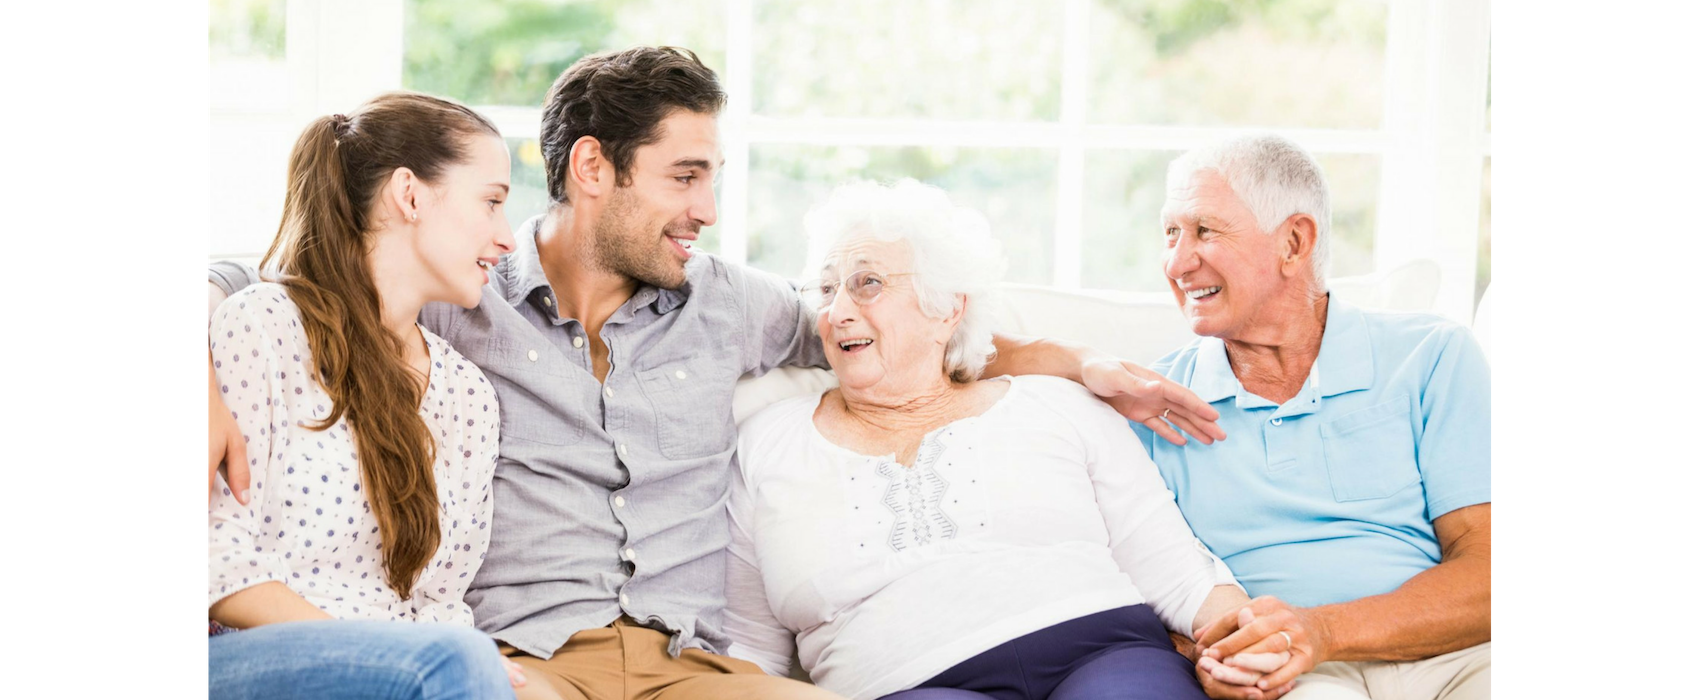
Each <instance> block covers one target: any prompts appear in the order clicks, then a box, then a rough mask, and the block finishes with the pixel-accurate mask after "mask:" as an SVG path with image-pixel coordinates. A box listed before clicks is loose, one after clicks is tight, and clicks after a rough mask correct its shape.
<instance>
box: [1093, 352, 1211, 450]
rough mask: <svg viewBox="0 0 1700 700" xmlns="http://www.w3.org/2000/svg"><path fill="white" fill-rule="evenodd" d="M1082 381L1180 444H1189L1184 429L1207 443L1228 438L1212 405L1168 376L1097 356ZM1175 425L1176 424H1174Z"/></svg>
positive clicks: (1132, 417)
mask: <svg viewBox="0 0 1700 700" xmlns="http://www.w3.org/2000/svg"><path fill="white" fill-rule="evenodd" d="M1080 383H1081V384H1084V385H1086V388H1087V389H1091V390H1092V393H1094V394H1097V395H1098V396H1100V397H1102V398H1103V399H1104V400H1105V401H1106V402H1108V403H1109V404H1110V405H1111V406H1113V407H1114V408H1115V409H1116V411H1117V412H1118V413H1121V414H1122V415H1123V416H1125V417H1127V419H1128V420H1131V421H1134V422H1135V423H1139V424H1140V425H1143V426H1145V427H1147V428H1150V429H1151V431H1152V432H1154V433H1156V434H1158V435H1159V436H1161V437H1162V438H1163V439H1164V440H1168V441H1169V442H1171V443H1174V444H1176V445H1185V444H1186V437H1185V436H1183V435H1181V434H1180V433H1179V432H1176V430H1175V429H1176V428H1179V429H1180V430H1183V431H1185V432H1186V434H1187V435H1191V436H1193V437H1194V438H1196V439H1198V441H1199V442H1202V443H1204V444H1206V445H1209V444H1211V443H1214V442H1216V441H1217V440H1223V439H1226V438H1227V437H1228V434H1227V433H1226V432H1223V430H1222V428H1221V427H1220V426H1217V425H1216V419H1217V418H1220V417H1221V414H1219V413H1217V412H1216V409H1214V408H1211V407H1210V404H1207V403H1205V402H1204V400H1203V399H1200V398H1198V395H1196V394H1194V393H1192V392H1191V391H1188V390H1187V388H1186V387H1184V386H1181V385H1179V384H1176V383H1174V382H1173V381H1170V380H1169V378H1168V377H1164V376H1163V375H1160V374H1157V373H1156V372H1153V371H1151V370H1149V369H1146V368H1144V367H1140V366H1139V365H1136V364H1134V363H1132V362H1126V361H1123V360H1116V359H1097V360H1092V361H1090V362H1087V363H1085V364H1084V365H1082V366H1081V368H1080ZM1171 424H1173V425H1171Z"/></svg>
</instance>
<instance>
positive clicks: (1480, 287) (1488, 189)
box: [1476, 158, 1493, 304]
mask: <svg viewBox="0 0 1700 700" xmlns="http://www.w3.org/2000/svg"><path fill="white" fill-rule="evenodd" d="M1491 204H1493V159H1492V158H1483V159H1482V224H1481V228H1480V229H1479V230H1478V233H1477V234H1476V303H1478V304H1480V303H1481V301H1482V293H1483V292H1486V291H1487V288H1488V284H1489V283H1490V282H1493V226H1492V224H1493V214H1492V207H1491V206H1489V205H1491Z"/></svg>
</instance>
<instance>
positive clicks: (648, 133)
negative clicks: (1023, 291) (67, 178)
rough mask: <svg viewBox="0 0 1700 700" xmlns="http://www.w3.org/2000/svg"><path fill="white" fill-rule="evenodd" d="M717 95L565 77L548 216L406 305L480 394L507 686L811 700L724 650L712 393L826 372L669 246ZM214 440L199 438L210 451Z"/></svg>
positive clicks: (788, 331) (1049, 361) (719, 396)
mask: <svg viewBox="0 0 1700 700" xmlns="http://www.w3.org/2000/svg"><path fill="white" fill-rule="evenodd" d="M724 102H725V94H724V93H723V92H722V91H721V89H720V86H719V83H718V81H717V80H716V78H715V75H714V73H713V71H711V70H709V69H708V68H707V67H705V66H704V65H703V64H702V63H701V62H700V61H698V60H697V58H696V56H695V55H693V54H691V53H690V52H688V51H683V50H678V49H666V48H636V49H631V50H628V51H623V52H619V53H609V54H599V55H595V56H589V57H586V58H584V59H582V60H580V61H579V62H577V63H575V64H574V65H573V66H572V67H570V68H568V69H567V71H566V72H565V73H563V74H562V75H561V77H560V79H559V80H557V81H556V83H555V85H554V86H553V87H552V88H551V89H550V93H549V97H548V99H547V101H546V103H545V104H544V110H543V119H542V139H541V140H542V150H543V157H544V165H545V168H546V169H547V181H548V187H549V196H550V200H551V203H550V206H549V208H548V210H547V211H546V212H545V213H543V214H542V215H539V216H537V217H534V218H532V219H531V220H530V221H527V222H526V223H525V224H524V225H522V226H521V228H520V230H519V232H518V233H517V234H516V235H515V239H516V242H517V247H516V250H515V252H514V253H513V254H511V255H508V256H507V257H505V258H504V259H503V260H502V262H501V263H500V264H499V265H497V266H496V267H495V269H493V270H492V271H491V283H490V285H489V286H487V287H486V288H485V290H484V299H483V301H482V303H481V304H480V305H479V306H478V307H477V308H476V309H473V310H470V311H468V310H464V309H459V308H454V307H440V306H439V307H428V308H427V309H426V310H425V312H424V313H422V314H421V322H422V323H424V324H425V325H426V327H428V328H430V329H431V330H432V331H433V332H435V333H437V334H438V335H440V336H442V337H443V338H445V339H447V340H448V341H449V343H450V344H452V345H453V346H454V347H455V348H457V349H459V350H460V351H461V352H462V354H464V355H465V356H466V357H467V358H468V359H470V360H472V361H473V362H474V363H476V364H477V365H478V366H479V367H481V368H482V369H483V370H484V372H485V374H486V376H488V377H489V378H490V379H491V381H492V382H493V383H494V384H495V386H496V393H497V396H496V398H498V399H499V401H500V411H501V416H502V418H501V422H502V440H501V442H502V444H501V457H500V461H499V464H498V467H497V472H496V481H495V483H496V491H495V515H494V518H493V522H494V525H493V532H492V536H491V543H490V551H489V553H488V555H487V556H486V558H485V560H484V563H483V565H482V568H480V570H479V571H478V574H477V576H476V578H475V579H474V581H473V584H472V587H471V590H470V592H469V593H468V596H467V600H468V602H469V603H471V604H472V606H473V613H474V616H475V617H476V619H477V620H478V624H479V627H480V628H481V629H483V630H484V631H486V632H488V633H490V635H491V636H492V637H494V638H496V639H497V640H498V641H499V642H502V643H503V644H504V645H505V646H504V649H503V651H504V652H505V653H507V654H509V655H510V656H511V657H513V658H515V659H516V660H517V661H518V662H519V663H520V664H522V665H523V666H525V667H526V669H527V676H528V677H529V678H530V682H529V683H528V685H527V687H526V688H525V689H522V691H521V692H522V695H527V694H532V693H535V694H537V696H538V697H561V698H637V697H644V698H657V699H665V698H722V697H724V698H768V697H772V698H780V697H785V698H804V697H811V696H821V697H831V695H830V694H827V693H825V691H821V690H819V689H816V688H813V687H811V686H806V685H803V684H798V683H796V682H794V681H790V680H787V679H782V678H773V677H769V676H766V675H763V674H762V673H761V671H760V670H759V669H758V668H757V667H756V666H755V665H754V664H750V663H747V662H744V661H741V660H737V659H732V658H729V657H726V656H723V655H722V654H724V652H725V651H726V649H727V647H728V646H729V640H728V639H727V638H726V636H725V634H724V633H723V632H722V630H721V626H720V617H721V609H722V608H723V606H724V604H725V601H724V594H723V590H724V570H725V565H724V559H723V557H724V550H725V547H726V545H727V541H728V530H727V523H726V512H725V498H726V494H727V489H728V485H729V483H728V481H727V479H728V475H729V474H732V473H733V470H735V468H736V467H735V466H734V465H733V464H732V459H733V450H734V447H735V445H736V437H737V435H736V426H735V425H734V423H733V420H732V411H731V407H732V392H733V389H734V387H735V385H736V383H737V380H738V378H739V377H740V376H742V375H744V374H746V373H750V374H761V373H763V372H766V371H767V370H769V369H772V368H774V367H779V366H784V365H804V366H825V364H824V361H823V352H822V349H821V346H820V340H819V339H818V338H817V337H815V335H814V333H813V327H814V324H813V319H814V311H813V310H812V309H810V308H809V307H807V306H806V305H804V303H803V302H802V300H801V298H800V296H799V295H798V294H797V292H796V291H795V290H794V288H793V287H791V286H790V285H789V284H788V283H786V282H785V281H783V280H781V279H779V278H778V277H775V276H773V275H769V274H766V273H762V272H759V271H755V270H750V269H747V268H744V267H740V266H737V265H730V264H727V263H726V262H724V261H721V260H719V259H718V258H715V257H714V256H712V255H703V254H698V253H695V252H693V251H692V250H691V244H692V242H693V241H695V240H696V238H697V235H698V232H699V231H700V229H701V228H702V227H704V226H709V225H712V224H713V223H714V221H715V218H716V210H715V202H714V193H713V189H712V188H713V182H714V177H715V175H716V174H717V173H718V172H719V169H720V166H721V164H722V163H723V161H724V158H723V156H722V154H721V151H720V142H719V134H718V128H717V125H716V117H717V115H718V113H719V111H720V109H721V107H722V105H723V104H724ZM252 279H253V272H252V271H251V270H246V269H242V268H240V267H239V266H234V265H229V264H222V263H221V264H219V265H217V266H215V270H214V274H213V281H214V282H215V284H216V285H217V286H219V287H220V288H221V290H222V291H223V292H224V293H228V292H229V291H231V290H232V289H234V288H239V287H240V286H242V285H244V284H247V283H248V282H249V281H252ZM220 296H221V295H220V294H219V293H217V292H215V293H214V297H215V298H218V297H220ZM999 351H1000V358H1001V362H999V363H998V364H997V366H995V367H993V368H990V371H991V372H992V373H994V374H997V373H1022V372H1027V373H1035V372H1043V373H1049V374H1058V375H1061V376H1067V377H1071V378H1074V379H1076V380H1083V381H1084V382H1085V383H1087V385H1088V386H1091V387H1093V388H1094V390H1096V391H1097V392H1098V393H1099V394H1101V395H1107V396H1115V397H1116V398H1114V399H1112V402H1113V403H1115V404H1116V405H1117V406H1118V408H1120V409H1121V410H1122V412H1123V413H1125V414H1127V415H1129V417H1131V418H1135V419H1143V418H1148V417H1151V416H1156V415H1159V414H1162V413H1164V412H1166V411H1167V412H1169V415H1170V417H1171V418H1176V417H1184V418H1182V420H1185V421H1191V423H1190V424H1191V425H1193V426H1200V427H1197V428H1195V429H1194V430H1192V431H1190V432H1193V433H1194V435H1196V436H1198V437H1199V438H1200V439H1201V440H1205V441H1209V440H1211V438H1220V437H1221V436H1222V434H1221V432H1220V431H1219V430H1217V429H1216V428H1215V426H1214V424H1212V423H1210V421H1211V420H1214V418H1215V414H1214V411H1212V410H1211V409H1209V407H1208V406H1205V405H1203V404H1202V403H1201V402H1198V401H1197V399H1196V398H1195V397H1192V396H1191V395H1190V394H1189V393H1187V392H1185V390H1182V389H1180V388H1179V386H1178V385H1175V384H1173V383H1172V382H1167V381H1166V380H1161V379H1160V378H1157V377H1156V376H1155V375H1152V374H1150V373H1149V372H1147V371H1146V370H1144V369H1143V368H1139V367H1136V366H1133V365H1127V364H1124V363H1121V362H1119V361H1116V360H1113V359H1110V358H1104V357H1101V356H1097V355H1094V354H1092V353H1091V352H1090V351H1088V350H1086V349H1083V348H1069V347H1064V346H1060V345H1058V344H1055V343H1047V342H1040V341H1027V342H1015V341H1007V340H1006V341H1002V342H1000V343H999ZM215 398H216V395H215ZM492 409H494V406H493V407H492ZM227 415H228V414H227V413H225V412H223V411H222V407H221V406H215V407H214V408H213V410H211V416H212V418H213V419H214V420H215V421H217V420H218V419H219V418H220V417H221V416H227ZM226 435H227V432H226V431H224V430H223V429H222V428H221V427H219V426H218V425H216V424H215V426H214V430H213V436H214V437H213V439H214V441H215V442H219V443H221V444H222V442H224V440H223V438H224V436H226ZM1171 437H1172V438H1174V439H1176V440H1181V438H1180V437H1179V435H1178V434H1175V435H1172V436H1171ZM232 442H233V443H234V444H237V445H239V444H240V442H241V441H240V438H237V439H235V440H234V441H232ZM209 452H211V453H213V454H215V455H217V454H219V453H220V450H219V448H218V447H216V446H215V447H213V448H212V449H210V450H209ZM210 461H211V462H214V463H216V461H217V457H216V456H215V457H214V458H213V459H212V460H210ZM244 461H245V460H242V459H239V458H238V459H232V460H231V462H232V463H234V464H241V463H244ZM209 466H211V465H209ZM240 478H242V477H241V475H233V476H232V481H233V482H235V481H236V480H238V479H240ZM233 488H236V487H234V486H233Z"/></svg>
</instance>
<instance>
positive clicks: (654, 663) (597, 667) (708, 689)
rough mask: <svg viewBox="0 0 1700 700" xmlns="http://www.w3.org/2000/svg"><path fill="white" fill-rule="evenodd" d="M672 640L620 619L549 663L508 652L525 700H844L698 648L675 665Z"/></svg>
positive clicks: (585, 635) (575, 640) (582, 636)
mask: <svg viewBox="0 0 1700 700" xmlns="http://www.w3.org/2000/svg"><path fill="white" fill-rule="evenodd" d="M667 642H668V636H667V634H666V633H663V632H657V631H655V630H652V629H649V628H647V627H640V626H638V625H634V624H631V623H629V622H628V621H626V620H624V619H621V620H618V621H616V622H614V624H612V625H609V626H607V627H602V628H598V629H592V630H584V631H582V632H579V633H578V634H575V635H573V637H572V639H569V640H567V643H566V645H565V646H562V647H561V648H560V649H558V650H556V651H555V654H554V655H553V656H551V657H549V658H547V659H540V658H538V657H535V656H531V655H530V654H526V653H525V652H522V651H519V650H517V649H514V648H513V647H511V646H508V645H505V644H504V645H502V646H501V650H502V653H503V654H504V655H506V656H507V657H508V658H510V659H512V660H513V661H514V662H515V663H517V664H519V665H520V666H523V667H524V668H525V678H526V685H525V687H524V688H519V689H518V690H517V694H518V696H519V698H520V700H533V699H535V700H556V699H559V700H694V699H696V698H702V699H703V700H722V699H724V700H739V699H743V698H748V699H749V700H768V699H772V700H779V699H781V698H797V699H799V700H842V698H840V697H839V696H838V695H836V694H833V693H829V692H827V691H825V690H822V689H820V688H816V687H815V686H812V685H809V684H807V683H800V682H798V681H794V680H791V679H789V678H777V677H774V676H769V675H767V674H766V673H763V672H762V670H761V668H760V667H758V666H756V665H755V664H752V663H750V662H748V661H744V660H742V659H734V658H732V657H729V656H720V655H717V654H710V653H708V652H705V651H702V650H699V649H686V650H685V651H684V653H682V654H680V655H679V658H677V659H675V658H673V657H672V656H670V655H669V654H668V653H667Z"/></svg>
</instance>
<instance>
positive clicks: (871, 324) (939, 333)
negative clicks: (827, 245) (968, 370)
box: [815, 236, 961, 398]
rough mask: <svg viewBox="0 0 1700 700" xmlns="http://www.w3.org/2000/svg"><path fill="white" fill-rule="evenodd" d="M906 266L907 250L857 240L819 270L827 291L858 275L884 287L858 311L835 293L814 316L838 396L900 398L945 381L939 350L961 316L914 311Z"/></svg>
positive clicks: (846, 296)
mask: <svg viewBox="0 0 1700 700" xmlns="http://www.w3.org/2000/svg"><path fill="white" fill-rule="evenodd" d="M912 262H913V256H912V254H911V252H910V249H909V244H908V243H905V242H902V241H880V240H876V239H873V238H869V237H865V236H859V237H852V238H850V239H848V240H846V241H844V242H843V243H841V244H840V245H839V246H838V247H837V248H836V249H835V250H833V251H832V252H831V253H829V254H828V255H827V256H826V259H825V261H824V262H823V263H822V266H821V271H820V277H821V279H823V280H828V281H829V283H830V284H837V283H839V282H840V281H841V280H843V279H844V278H845V277H848V276H850V275H851V274H852V273H855V272H858V271H861V270H870V271H873V272H875V273H878V274H879V275H880V277H881V278H882V279H883V280H884V284H883V285H882V287H881V289H880V292H879V296H878V297H875V298H874V299H873V300H872V301H871V302H868V303H866V304H858V303H856V301H855V300H854V299H852V298H851V295H850V293H849V291H847V290H845V289H842V288H840V289H839V290H838V293H837V294H836V295H835V296H834V298H833V300H832V301H831V302H830V303H827V304H826V305H825V306H823V307H822V308H821V309H820V311H819V313H818V314H817V315H816V319H815V323H816V328H817V329H818V330H819V332H820V337H821V342H822V343H823V344H825V346H826V360H827V363H828V364H830V365H832V370H833V372H834V373H836V374H837V375H838V383H839V386H840V387H842V388H843V389H844V390H845V391H846V392H850V393H852V394H857V393H860V394H864V395H867V394H877V395H879V396H881V397H896V398H902V397H908V396H913V395H915V394H916V393H918V392H920V391H921V390H923V389H924V388H926V387H929V386H932V385H934V384H937V383H938V382H939V381H941V379H942V380H944V381H948V379H945V375H944V351H945V345H946V343H948V342H949V341H950V337H951V334H952V333H953V332H954V331H955V330H956V325H957V323H958V322H959V321H960V320H961V312H960V311H959V312H957V313H955V314H953V315H952V316H951V317H950V318H947V319H938V318H931V317H929V316H927V315H926V314H925V313H923V312H922V311H921V304H920V299H919V298H918V297H917V296H916V294H915V287H914V279H915V278H914V276H913V275H910V274H905V273H909V272H911V271H912V269H913V268H912Z"/></svg>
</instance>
